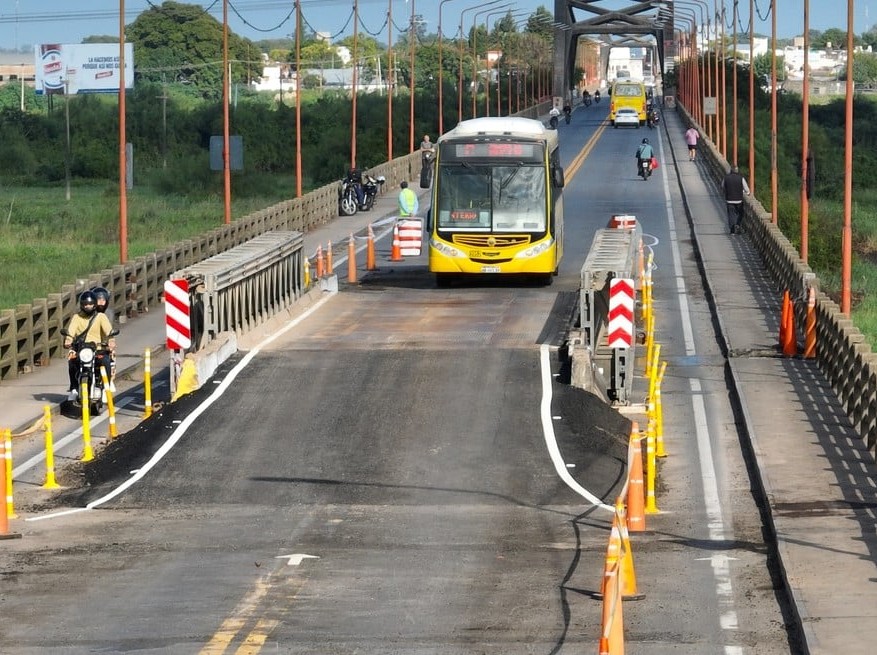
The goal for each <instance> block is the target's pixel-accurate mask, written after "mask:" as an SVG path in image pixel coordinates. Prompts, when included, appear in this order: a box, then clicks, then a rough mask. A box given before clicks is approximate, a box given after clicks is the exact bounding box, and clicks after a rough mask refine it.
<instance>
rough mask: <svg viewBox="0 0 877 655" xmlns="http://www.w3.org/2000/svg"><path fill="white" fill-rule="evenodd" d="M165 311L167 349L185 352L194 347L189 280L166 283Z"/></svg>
mask: <svg viewBox="0 0 877 655" xmlns="http://www.w3.org/2000/svg"><path fill="white" fill-rule="evenodd" d="M164 310H165V316H166V317H167V320H166V321H165V322H166V325H167V347H168V348H169V349H171V350H185V349H186V348H188V347H189V346H191V345H192V327H191V323H190V317H189V282H188V280H168V281H167V282H165V283H164Z"/></svg>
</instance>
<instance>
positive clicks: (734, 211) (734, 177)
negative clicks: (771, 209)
mask: <svg viewBox="0 0 877 655" xmlns="http://www.w3.org/2000/svg"><path fill="white" fill-rule="evenodd" d="M722 191H723V192H724V194H725V205H726V207H727V210H728V228H729V230H730V232H731V234H737V233H738V232H740V231H741V230H742V229H743V196H748V195H749V185H748V184H747V183H746V178H745V177H743V176H742V175H740V169H738V168H737V167H736V166H731V170H730V171H728V173H727V174H726V175H725V178H724V179H723V180H722Z"/></svg>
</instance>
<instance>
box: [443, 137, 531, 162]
mask: <svg viewBox="0 0 877 655" xmlns="http://www.w3.org/2000/svg"><path fill="white" fill-rule="evenodd" d="M454 154H455V155H456V156H457V158H459V159H469V158H470V157H471V158H488V159H489V158H494V157H497V158H504V157H508V158H510V159H532V158H534V157H537V156H538V153H537V152H536V146H535V144H533V143H510V142H508V141H502V142H491V141H488V142H483V143H458V144H456V148H455V150H454Z"/></svg>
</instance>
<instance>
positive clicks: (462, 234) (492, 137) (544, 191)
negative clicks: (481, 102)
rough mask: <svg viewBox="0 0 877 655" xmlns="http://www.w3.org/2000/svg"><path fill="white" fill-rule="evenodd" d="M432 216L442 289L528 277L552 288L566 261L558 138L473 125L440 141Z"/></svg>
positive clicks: (524, 128) (537, 129)
mask: <svg viewBox="0 0 877 655" xmlns="http://www.w3.org/2000/svg"><path fill="white" fill-rule="evenodd" d="M434 165H435V167H436V168H435V175H433V180H434V184H433V189H432V207H431V209H430V212H429V214H428V221H427V227H428V231H429V270H430V272H432V273H434V274H435V276H436V284H437V285H438V286H446V285H447V283H448V282H450V280H452V279H453V278H454V277H459V276H463V275H477V274H488V275H496V274H499V275H502V274H526V275H533V276H539V278H540V279H541V280H542V281H543V282H544V283H545V284H551V282H552V279H553V276H555V275H557V268H558V266H559V265H560V260H561V257H562V256H563V195H562V189H563V185H564V178H563V168H562V167H561V165H560V155H559V151H558V140H557V130H551V129H548V128H546V127H545V125H543V124H542V123H541V122H540V121H537V120H532V119H529V118H518V117H493V118H490V117H487V118H473V119H472V120H467V121H463V122H461V123H459V124H458V125H457V126H456V127H455V128H454V129H452V130H451V131H450V132H447V133H445V134H443V135H442V136H441V137H439V140H438V143H437V155H436V160H435V164H434Z"/></svg>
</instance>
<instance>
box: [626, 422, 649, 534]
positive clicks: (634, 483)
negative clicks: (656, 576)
mask: <svg viewBox="0 0 877 655" xmlns="http://www.w3.org/2000/svg"><path fill="white" fill-rule="evenodd" d="M641 439H642V437H640V434H639V426H638V425H637V424H636V423H634V424H633V429H632V430H631V433H630V459H631V462H630V471H629V472H628V474H627V479H628V483H627V529H628V530H629V531H630V532H645V529H646V514H645V497H646V494H645V484H644V483H643V447H642V441H641Z"/></svg>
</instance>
